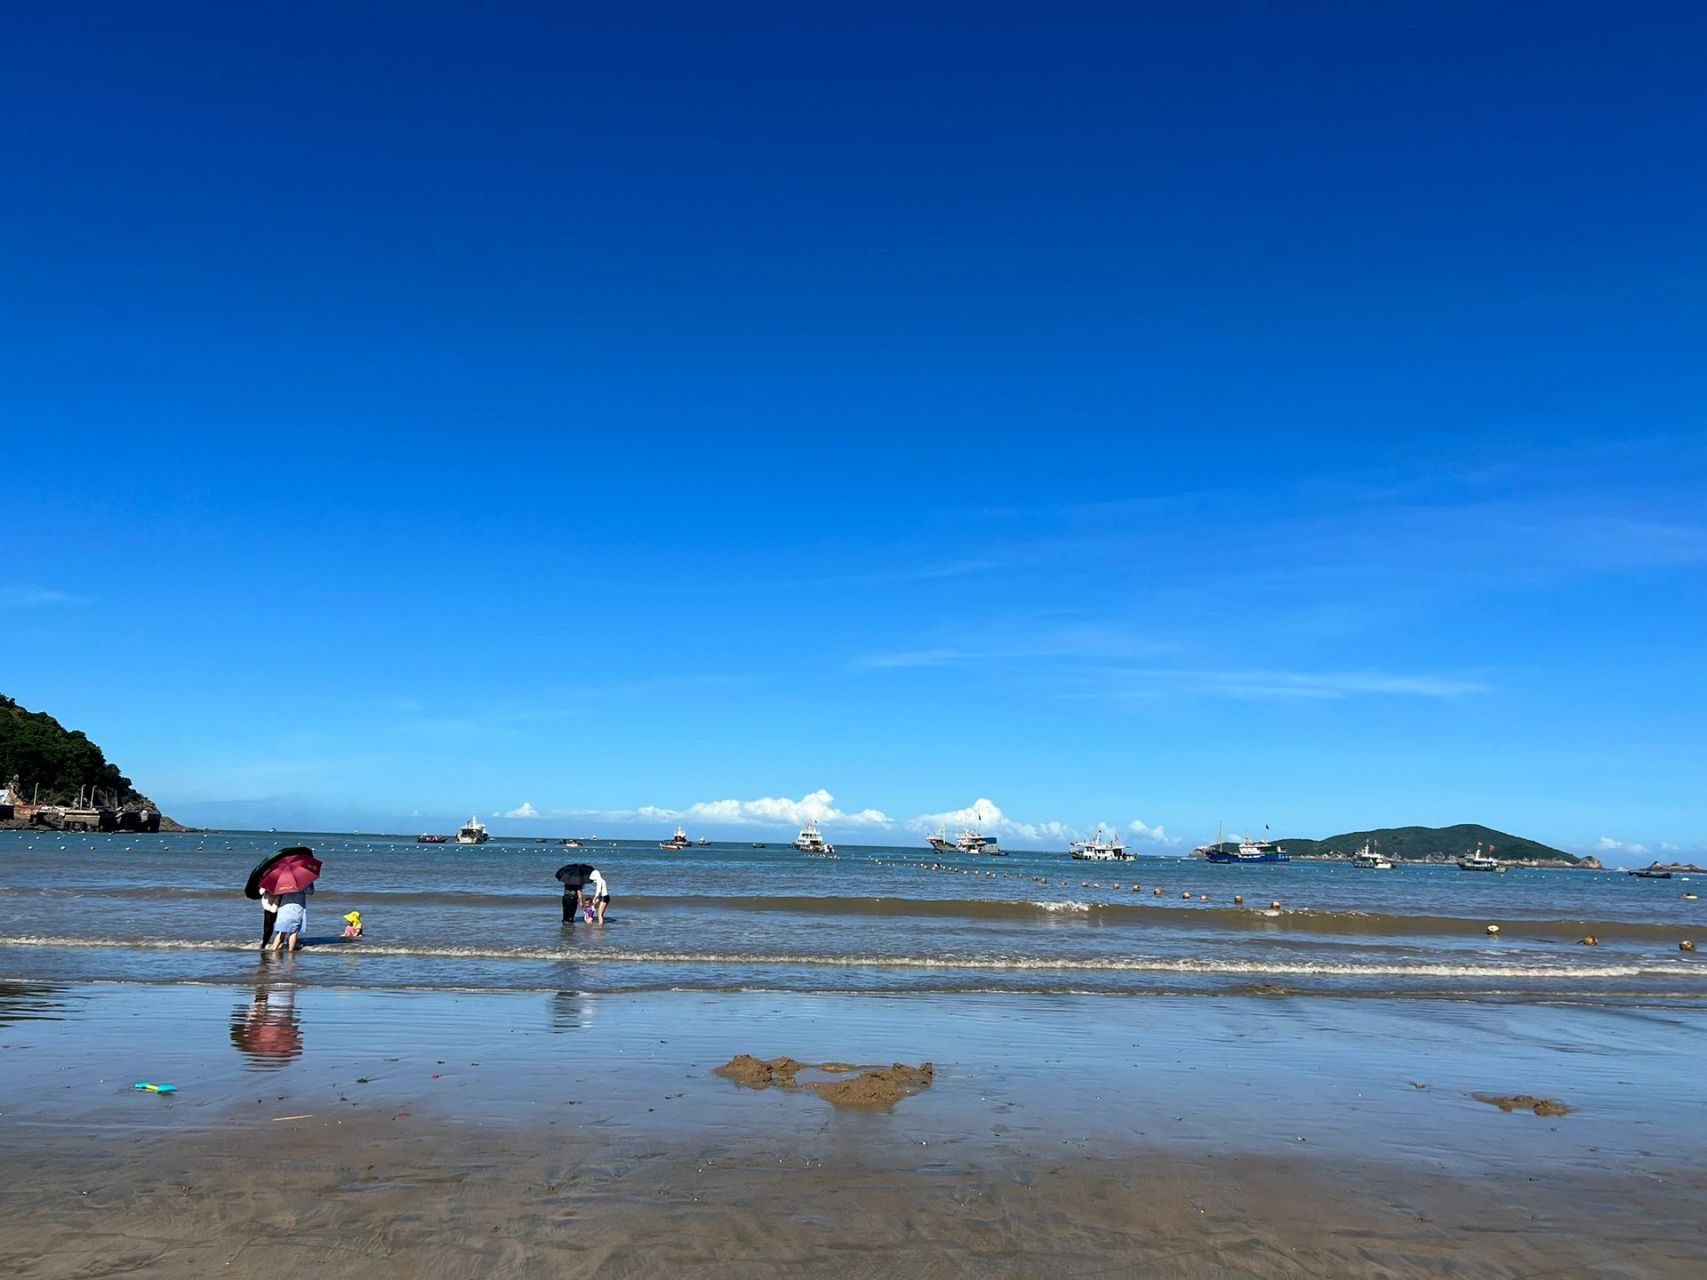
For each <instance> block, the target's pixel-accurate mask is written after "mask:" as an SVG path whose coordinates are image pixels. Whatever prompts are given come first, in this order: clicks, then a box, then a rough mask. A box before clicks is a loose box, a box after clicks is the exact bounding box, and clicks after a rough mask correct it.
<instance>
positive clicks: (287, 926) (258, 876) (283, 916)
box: [244, 845, 320, 952]
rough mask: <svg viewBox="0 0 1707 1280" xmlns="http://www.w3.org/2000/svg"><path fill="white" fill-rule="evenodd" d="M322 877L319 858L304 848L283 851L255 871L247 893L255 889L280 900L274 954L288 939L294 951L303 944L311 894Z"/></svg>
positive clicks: (275, 927)
mask: <svg viewBox="0 0 1707 1280" xmlns="http://www.w3.org/2000/svg"><path fill="white" fill-rule="evenodd" d="M319 878H320V859H319V858H316V857H315V856H314V851H313V850H312V849H308V848H305V847H303V846H301V845H298V846H297V847H295V848H293V849H284V850H281V851H280V852H279V853H277V854H276V855H274V856H273V857H271V858H269V859H267V861H265V862H263V863H262V864H261V865H260V866H258V867H256V868H255V873H254V874H253V875H251V876H250V883H249V885H248V886H246V887H245V889H244V892H245V893H249V892H250V891H251V889H253V890H257V891H259V893H260V894H263V895H265V896H266V897H271V898H276V899H277V900H278V904H279V914H278V920H277V922H276V923H275V924H274V925H273V944H272V950H273V951H275V952H277V951H279V950H280V949H281V948H282V947H283V946H284V945H285V942H286V940H287V939H288V940H289V942H290V949H291V950H292V951H293V952H294V951H295V950H296V949H297V948H298V947H299V946H301V945H302V930H303V927H304V926H305V925H306V924H307V923H308V895H309V894H311V893H313V892H314V882H315V881H316V880H318V879H319Z"/></svg>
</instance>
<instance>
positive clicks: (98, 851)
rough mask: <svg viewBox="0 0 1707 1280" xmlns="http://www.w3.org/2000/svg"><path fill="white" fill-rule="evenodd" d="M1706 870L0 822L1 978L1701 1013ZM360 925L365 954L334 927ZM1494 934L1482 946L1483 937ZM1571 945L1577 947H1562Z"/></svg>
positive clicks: (1705, 992)
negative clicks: (306, 899) (1441, 1003)
mask: <svg viewBox="0 0 1707 1280" xmlns="http://www.w3.org/2000/svg"><path fill="white" fill-rule="evenodd" d="M291 845H307V846H309V847H310V848H312V849H313V850H314V852H315V855H316V856H317V857H319V858H320V859H321V860H322V861H323V863H324V870H323V873H322V875H321V879H320V882H319V884H318V885H317V891H316V894H315V896H314V897H313V898H312V899H311V900H310V905H309V912H308V928H307V930H306V933H305V935H304V937H305V941H306V946H305V948H304V950H303V952H302V953H301V954H300V955H298V956H297V957H295V958H294V959H288V958H287V959H268V958H265V957H262V956H260V955H258V954H257V953H258V946H259V941H260V928H261V911H260V907H259V904H257V903H255V902H253V901H251V900H249V899H246V898H245V897H244V896H243V894H242V887H243V884H244V882H245V880H246V879H247V877H248V874H249V872H250V870H251V869H252V868H253V867H254V866H255V865H256V864H257V863H258V862H259V861H261V860H262V859H264V858H265V857H267V856H268V855H270V854H272V853H274V852H276V851H277V850H279V849H281V848H284V847H287V846H291ZM568 862H586V863H591V864H593V865H595V866H598V867H599V868H600V869H601V870H602V871H603V872H604V874H605V877H606V879H607V881H608V882H609V885H610V889H611V894H612V904H611V907H610V910H609V912H608V913H607V916H606V920H605V923H604V924H602V925H599V924H592V925H589V924H586V923H584V922H578V923H575V924H572V925H566V924H564V923H563V922H562V913H561V906H560V889H559V885H558V883H557V881H556V880H555V879H554V877H553V872H554V871H555V870H556V868H557V867H559V866H561V865H563V864H564V863H568ZM1704 879H1707V877H1695V878H1694V881H1693V882H1692V880H1691V879H1690V878H1688V877H1680V878H1674V879H1671V880H1642V879H1637V878H1635V877H1631V876H1626V875H1623V874H1622V873H1618V872H1592V871H1580V870H1562V869H1561V870H1540V869H1513V870H1511V871H1510V872H1509V873H1507V874H1504V875H1494V874H1487V873H1475V872H1464V871H1460V870H1458V869H1457V868H1456V867H1454V866H1438V865H1421V864H1417V865H1409V864H1400V866H1399V867H1398V868H1396V869H1395V870H1393V871H1370V870H1362V869H1358V868H1354V867H1352V866H1350V865H1349V864H1347V863H1340V862H1302V861H1300V862H1292V863H1286V864H1269V865H1226V866H1221V865H1212V864H1208V863H1204V862H1201V861H1195V860H1191V859H1182V858H1168V857H1139V858H1136V859H1133V860H1131V861H1128V862H1123V863H1080V862H1074V861H1072V860H1071V859H1070V858H1069V857H1068V855H1067V854H1066V853H1065V852H1062V851H1035V852H1022V851H1016V852H1011V853H1008V854H1006V855H1005V856H999V857H996V856H988V855H978V856H972V855H962V856H956V857H943V856H939V855H937V854H935V853H933V852H931V851H930V850H929V849H928V848H923V847H921V848H918V849H913V848H882V847H864V846H844V847H841V848H839V849H838V850H837V852H836V853H835V854H834V855H833V856H821V855H818V856H813V855H803V854H800V853H798V852H796V851H795V850H794V849H793V847H792V846H791V844H790V843H789V842H788V840H787V839H786V838H783V839H779V840H776V841H773V842H769V843H767V844H766V845H765V847H763V848H754V847H752V845H751V842H741V843H718V844H712V845H710V846H696V847H690V848H688V849H685V850H681V851H667V850H663V849H660V848H659V845H658V843H657V842H656V841H629V840H623V841H609V840H600V841H594V842H591V843H589V844H588V845H587V846H586V847H584V848H581V849H566V848H562V847H560V846H559V845H558V843H557V842H556V841H544V840H526V839H514V838H510V839H505V838H495V839H493V840H491V841H490V842H489V843H487V844H484V845H478V846H461V845H454V844H452V845H423V844H418V843H416V842H415V840H414V838H413V837H401V836H364V835H348V834H321V833H309V832H303V833H287V832H268V833H255V832H236V831H230V832H226V831H207V832H193V833H183V834H161V835H153V836H144V835H118V836H114V835H76V834H70V833H60V832H35V831H13V832H0V982H4V981H11V982H14V983H41V982H46V983H72V984H75V983H92V982H123V983H133V984H143V985H147V984H163V983H205V984H218V985H224V984H233V983H236V984H242V983H247V982H253V981H255V980H256V978H257V969H258V966H267V965H271V966H274V968H272V969H271V970H269V971H268V972H267V973H265V974H263V975H262V976H264V977H268V978H270V979H273V980H288V981H289V982H290V983H292V984H297V985H312V986H327V987H352V988H359V987H384V988H395V989H426V990H431V989H447V990H458V991H480V990H503V991H551V992H590V993H616V992H648V991H708V992H718V991H730V992H736V991H739V992H755V991H757V992H764V991H777V992H805V993H836V992H858V993H911V992H920V993H956V992H967V993H972V992H981V993H1002V992H1012V993H1032V994H1083V995H1097V996H1111V997H1118V996H1147V995H1166V996H1180V995H1188V996H1207V997H1213V996H1222V995H1313V994H1314V995H1330V996H1342V997H1407V998H1429V997H1437V998H1446V999H1453V998H1459V999H1465V998H1468V999H1478V1000H1484V999H1507V998H1509V999H1519V1000H1523V999H1528V1000H1537V999H1541V1000H1590V1001H1599V1000H1637V1001H1643V1002H1647V1001H1655V1002H1671V1001H1683V1002H1691V1003H1693V1002H1699V1001H1702V1000H1703V999H1707V960H1704V958H1703V955H1702V953H1689V952H1686V951H1683V950H1680V948H1679V943H1680V942H1681V941H1683V940H1684V939H1690V940H1694V939H1696V938H1700V939H1701V940H1702V941H1703V942H1707V929H1703V928H1702V925H1703V921H1704V916H1703V904H1702V903H1701V902H1700V901H1698V900H1694V899H1692V898H1691V897H1690V896H1688V895H1691V894H1693V893H1695V892H1696V891H1697V890H1699V889H1701V888H1704V887H1707V885H1703V884H1701V883H1700V881H1702V880H1704ZM350 910H358V911H360V912H361V914H362V917H363V921H364V924H365V926H366V928H365V936H364V937H363V938H361V939H360V940H358V941H345V940H344V939H343V938H342V937H341V933H342V930H343V923H344V922H343V919H342V917H343V915H344V913H345V912H347V911H350ZM1489 926H1495V927H1496V928H1497V932H1492V931H1490V928H1489ZM1587 937H1592V938H1594V939H1595V940H1596V942H1595V945H1592V946H1591V945H1585V944H1584V943H1583V942H1582V939H1583V938H1587Z"/></svg>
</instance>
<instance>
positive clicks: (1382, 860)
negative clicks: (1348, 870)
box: [1351, 841, 1393, 871]
mask: <svg viewBox="0 0 1707 1280" xmlns="http://www.w3.org/2000/svg"><path fill="white" fill-rule="evenodd" d="M1351 865H1352V866H1354V867H1360V868H1362V869H1363V870H1365V871H1391V870H1392V869H1393V863H1392V860H1391V859H1390V858H1387V857H1386V856H1385V855H1383V854H1382V852H1381V850H1380V849H1379V848H1378V847H1377V846H1376V844H1375V842H1374V841H1366V842H1365V843H1364V846H1363V848H1361V849H1359V850H1358V851H1357V852H1356V853H1354V854H1352V855H1351Z"/></svg>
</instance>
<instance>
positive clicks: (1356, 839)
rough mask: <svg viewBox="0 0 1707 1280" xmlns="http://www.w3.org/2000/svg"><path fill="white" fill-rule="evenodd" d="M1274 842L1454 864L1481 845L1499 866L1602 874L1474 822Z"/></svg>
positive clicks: (1320, 854)
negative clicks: (1572, 869)
mask: <svg viewBox="0 0 1707 1280" xmlns="http://www.w3.org/2000/svg"><path fill="white" fill-rule="evenodd" d="M1278 843H1279V844H1280V846H1281V848H1283V849H1285V850H1286V852H1287V853H1289V854H1291V855H1292V856H1293V857H1295V858H1350V857H1351V856H1352V855H1353V854H1355V853H1356V852H1357V851H1358V850H1359V849H1361V848H1363V846H1364V845H1365V844H1371V845H1374V846H1375V847H1376V848H1378V849H1379V850H1380V851H1381V852H1382V853H1384V854H1386V855H1387V857H1389V858H1392V859H1393V860H1394V861H1396V862H1397V861H1400V860H1403V861H1406V862H1456V861H1457V860H1458V859H1459V858H1461V857H1463V856H1464V855H1465V854H1466V853H1471V852H1474V850H1475V848H1476V846H1477V845H1481V846H1482V852H1483V853H1485V854H1487V855H1488V856H1489V857H1491V858H1494V859H1495V860H1497V861H1499V862H1511V863H1521V864H1523V865H1525V866H1542V867H1582V868H1584V869H1585V870H1600V869H1601V865H1600V861H1599V859H1597V858H1585V857H1579V856H1578V855H1576V854H1574V853H1566V852H1565V851H1564V850H1563V849H1555V848H1553V847H1552V846H1551V845H1545V844H1541V843H1540V842H1539V841H1536V840H1526V839H1524V838H1523V837H1522V836H1514V835H1512V834H1511V833H1510V832H1508V831H1496V830H1494V829H1493V828H1492V827H1484V826H1482V825H1480V824H1479V823H1474V822H1461V823H1459V824H1458V825H1456V826H1452V827H1380V828H1378V829H1376V830H1374V831H1348V832H1346V833H1345V834H1344V835H1338V836H1329V837H1327V839H1325V840H1306V839H1302V838H1297V839H1291V840H1281V841H1279V842H1278Z"/></svg>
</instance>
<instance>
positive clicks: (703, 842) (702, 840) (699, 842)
mask: <svg viewBox="0 0 1707 1280" xmlns="http://www.w3.org/2000/svg"><path fill="white" fill-rule="evenodd" d="M694 843H695V844H696V845H698V846H699V847H700V848H701V849H703V848H705V846H706V845H708V844H710V843H711V837H710V836H701V837H700V838H699V839H698V840H695V841H694Z"/></svg>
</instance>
